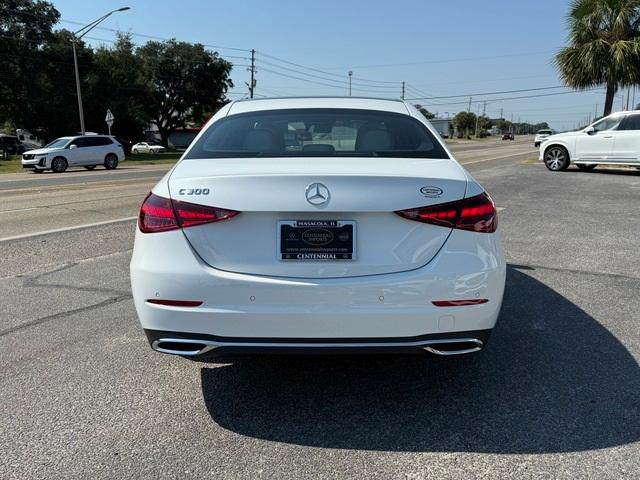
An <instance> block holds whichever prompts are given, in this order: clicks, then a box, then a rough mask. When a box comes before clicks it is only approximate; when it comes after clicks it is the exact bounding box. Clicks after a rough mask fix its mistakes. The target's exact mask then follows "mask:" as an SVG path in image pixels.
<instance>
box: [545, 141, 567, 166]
mask: <svg viewBox="0 0 640 480" xmlns="http://www.w3.org/2000/svg"><path fill="white" fill-rule="evenodd" d="M569 163H571V162H570V161H569V152H567V149H566V148H564V147H560V146H554V147H549V148H548V149H547V151H546V152H544V164H545V165H546V166H547V168H548V169H549V170H551V171H553V172H558V171H561V170H566V169H567V168H568V167H569Z"/></svg>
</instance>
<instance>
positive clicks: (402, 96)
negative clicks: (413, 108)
mask: <svg viewBox="0 0 640 480" xmlns="http://www.w3.org/2000/svg"><path fill="white" fill-rule="evenodd" d="M400 98H402V100H404V80H403V81H402V95H400Z"/></svg>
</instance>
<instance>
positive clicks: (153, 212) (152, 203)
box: [138, 193, 240, 233]
mask: <svg viewBox="0 0 640 480" xmlns="http://www.w3.org/2000/svg"><path fill="white" fill-rule="evenodd" d="M238 213H240V212H236V211H235V210H225V209H223V208H216V207H209V206H206V205H196V204H195V203H188V202H179V201H173V202H172V201H171V200H170V199H168V198H164V197H160V196H158V195H154V194H153V193H150V194H149V195H147V198H145V200H144V202H143V203H142V207H141V208H140V216H139V219H138V226H139V228H140V231H141V232H143V233H155V232H166V231H169V230H177V229H178V228H187V227H193V226H196V225H202V224H205V223H212V222H219V221H220V220H227V219H229V218H232V217H235V216H236V215H237V214H238Z"/></svg>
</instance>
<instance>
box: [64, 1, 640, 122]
mask: <svg viewBox="0 0 640 480" xmlns="http://www.w3.org/2000/svg"><path fill="white" fill-rule="evenodd" d="M53 3H54V5H55V6H56V8H57V9H58V10H59V11H60V12H61V15H62V19H63V22H62V23H61V26H62V27H65V28H69V29H76V28H78V27H77V25H75V24H74V23H72V22H86V23H88V22H89V21H91V20H93V19H95V18H96V17H99V16H101V15H102V14H103V13H105V12H106V11H108V10H110V9H114V8H118V7H121V6H129V7H131V10H129V11H127V12H122V13H117V14H114V15H113V16H112V17H111V18H109V19H108V20H107V21H106V22H104V23H103V24H102V26H103V27H106V28H111V29H118V30H121V31H124V32H132V33H135V34H145V35H150V36H156V37H163V38H170V37H175V38H177V39H178V40H184V41H190V42H200V43H204V44H207V45H216V46H220V47H225V48H217V49H216V50H217V51H218V52H219V53H220V54H221V55H222V56H224V57H241V58H229V60H230V61H232V62H233V63H234V64H236V65H238V66H236V67H235V68H234V70H233V75H232V76H233V80H234V83H235V85H236V86H235V87H234V88H233V90H232V93H231V94H230V97H231V98H239V97H241V96H242V95H243V94H245V93H246V86H245V84H244V82H245V81H248V75H249V73H248V72H247V70H246V67H244V66H240V65H246V64H248V60H246V59H245V58H246V57H248V55H249V54H248V52H246V51H243V50H234V49H232V48H238V49H247V50H249V49H252V48H254V49H256V50H257V51H258V53H257V55H256V56H257V59H258V63H257V66H258V73H257V77H256V78H257V82H258V83H257V88H256V94H257V95H266V96H274V95H278V96H279V95H312V94H319V95H331V94H334V95H346V94H348V84H347V80H348V77H347V72H348V71H349V70H352V71H353V83H354V85H353V94H354V95H373V96H393V97H398V96H399V95H400V89H401V87H400V85H401V82H402V81H405V82H406V83H407V85H408V86H409V87H408V88H407V93H406V97H407V98H414V97H424V96H430V97H434V96H435V97H442V96H452V95H466V94H474V93H485V92H499V91H509V90H518V89H527V88H541V87H555V86H558V85H560V84H561V83H560V80H559V78H558V75H557V73H556V71H555V69H554V67H553V65H552V63H551V59H552V57H553V54H554V53H555V52H556V51H557V50H558V49H559V48H560V47H561V46H562V45H563V44H564V42H565V39H566V31H565V16H566V13H567V10H568V3H569V2H568V1H567V2H563V1H558V0H537V1H535V2H532V1H527V2H507V3H505V2H488V1H484V2H480V1H475V0H474V1H471V0H458V1H456V2H447V1H428V2H427V1H424V0H422V1H419V0H415V1H412V0H395V1H393V2H391V1H388V2H381V1H371V0H369V1H364V0H353V1H349V0H343V1H334V0H324V1H321V2H320V1H313V2H312V1H306V0H298V1H291V0H280V1H277V2H275V1H272V2H266V1H258V0H235V1H234V0H216V1H206V2H204V1H195V0H182V1H180V2H175V1H166V0H156V1H151V0H121V1H111V0H103V1H101V2H87V1H81V0H54V1H53ZM89 36H90V37H92V38H97V39H103V40H106V41H107V42H105V41H101V40H88V41H89V42H91V43H92V44H94V45H97V44H100V43H105V44H107V45H108V41H109V40H113V38H114V36H115V34H114V33H113V32H112V31H109V30H103V29H100V30H98V29H96V30H94V31H92V32H91V34H90V35H89ZM133 39H134V41H135V42H136V43H140V44H142V43H144V42H145V41H146V38H145V37H143V36H137V35H134V37H133ZM226 47H232V48H226ZM267 55H270V56H271V57H268V56H267ZM242 57H245V58H242ZM272 57H277V58H278V60H276V59H274V58H272ZM281 60H286V61H289V62H293V63H295V64H299V65H302V66H304V67H312V68H315V69H318V70H321V71H322V72H318V71H315V70H308V69H304V68H301V67H298V66H295V65H292V64H290V63H283V62H282V61H281ZM267 62H268V63H267ZM287 69H288V70H287ZM300 71H302V72H306V73H310V74H313V75H315V77H310V76H307V75H304V74H303V73H302V74H301V73H299V72H300ZM276 72H277V73H276ZM285 75H288V76H294V77H299V78H303V79H306V80H307V81H303V80H299V79H294V78H288V77H287V76H285ZM319 77H323V78H319ZM310 81H312V82H318V83H311V82H310ZM319 83H322V84H326V85H321V84H319ZM356 84H357V85H356ZM560 91H563V90H562V89H558V90H542V91H540V92H525V93H512V94H494V95H484V96H481V95H475V96H474V99H473V101H474V103H473V104H472V110H473V111H475V112H477V111H478V108H480V111H481V110H482V108H483V104H482V103H480V102H481V101H483V100H484V99H487V100H493V101H489V102H488V103H487V105H486V112H487V114H488V115H490V116H492V117H497V116H499V114H500V111H501V109H502V110H503V112H504V116H505V117H506V118H507V119H509V118H511V115H513V119H514V120H515V121H517V120H518V118H520V119H521V120H522V121H525V120H526V121H530V122H539V121H548V122H549V123H550V124H551V125H552V126H553V127H555V128H557V129H559V130H564V129H570V128H575V127H576V125H577V124H578V123H585V122H586V120H587V118H588V117H589V115H591V117H593V115H594V113H595V109H596V104H597V105H598V109H599V114H601V113H602V105H603V102H604V92H603V91H594V92H585V93H571V94H567V95H556V96H548V97H538V98H528V99H518V100H496V99H500V98H507V97H514V96H526V95H532V94H535V93H554V92H560ZM621 100H622V95H619V96H618V98H617V99H616V103H615V106H614V108H615V109H620V108H621ZM467 101H468V97H456V98H448V99H428V100H416V101H415V103H422V104H425V105H428V108H429V110H432V111H434V112H438V113H439V114H440V115H441V116H444V114H445V112H449V113H452V112H457V111H460V110H464V109H466V108H467V107H466V104H465V102H467ZM476 101H478V103H475V102H476ZM638 102H640V91H638V92H637V93H636V103H638Z"/></svg>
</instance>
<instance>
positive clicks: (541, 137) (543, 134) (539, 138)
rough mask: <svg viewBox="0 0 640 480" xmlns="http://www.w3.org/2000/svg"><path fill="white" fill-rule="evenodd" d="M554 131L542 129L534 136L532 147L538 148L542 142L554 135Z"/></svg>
mask: <svg viewBox="0 0 640 480" xmlns="http://www.w3.org/2000/svg"><path fill="white" fill-rule="evenodd" d="M555 133H556V132H555V131H554V130H551V129H549V128H544V129H542V130H538V133H536V136H535V137H534V138H533V145H534V146H535V147H536V148H538V147H539V146H540V144H541V143H542V142H544V141H545V140H546V139H547V138H548V137H550V136H551V135H555Z"/></svg>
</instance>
